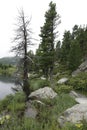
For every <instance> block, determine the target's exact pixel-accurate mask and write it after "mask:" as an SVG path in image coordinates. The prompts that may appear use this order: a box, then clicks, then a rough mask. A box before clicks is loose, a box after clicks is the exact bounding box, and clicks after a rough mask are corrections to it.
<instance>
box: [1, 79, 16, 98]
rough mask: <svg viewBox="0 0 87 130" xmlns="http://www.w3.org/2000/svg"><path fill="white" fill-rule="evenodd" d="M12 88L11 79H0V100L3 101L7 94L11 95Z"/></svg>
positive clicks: (13, 84)
mask: <svg viewBox="0 0 87 130" xmlns="http://www.w3.org/2000/svg"><path fill="white" fill-rule="evenodd" d="M12 87H15V83H14V82H13V80H12V79H11V78H8V77H0V99H3V98H4V97H5V96H7V95H8V94H12V93H13V91H12Z"/></svg>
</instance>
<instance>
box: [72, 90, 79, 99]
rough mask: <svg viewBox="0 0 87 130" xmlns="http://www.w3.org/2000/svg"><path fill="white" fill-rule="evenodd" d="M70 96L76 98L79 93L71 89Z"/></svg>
mask: <svg viewBox="0 0 87 130" xmlns="http://www.w3.org/2000/svg"><path fill="white" fill-rule="evenodd" d="M70 96H71V97H73V98H78V97H79V94H77V93H76V92H75V91H71V92H70Z"/></svg>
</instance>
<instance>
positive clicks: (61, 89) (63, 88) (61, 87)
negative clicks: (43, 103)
mask: <svg viewBox="0 0 87 130" xmlns="http://www.w3.org/2000/svg"><path fill="white" fill-rule="evenodd" d="M72 89H73V87H72V86H70V85H65V84H63V85H59V86H56V87H55V89H54V90H55V91H56V92H57V93H69V92H70V91H71V90H72Z"/></svg>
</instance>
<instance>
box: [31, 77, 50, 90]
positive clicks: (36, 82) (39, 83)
mask: <svg viewBox="0 0 87 130" xmlns="http://www.w3.org/2000/svg"><path fill="white" fill-rule="evenodd" d="M30 86H31V91H34V90H37V89H39V88H43V87H46V86H49V81H48V80H42V79H32V80H31V82H30Z"/></svg>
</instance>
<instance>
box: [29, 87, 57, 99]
mask: <svg viewBox="0 0 87 130" xmlns="http://www.w3.org/2000/svg"><path fill="white" fill-rule="evenodd" d="M56 96H57V93H56V92H54V91H53V89H52V88H49V87H44V88H40V89H38V90H36V91H34V92H32V93H31V94H30V95H29V98H37V99H43V98H45V99H47V98H50V99H52V98H54V97H56Z"/></svg>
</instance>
